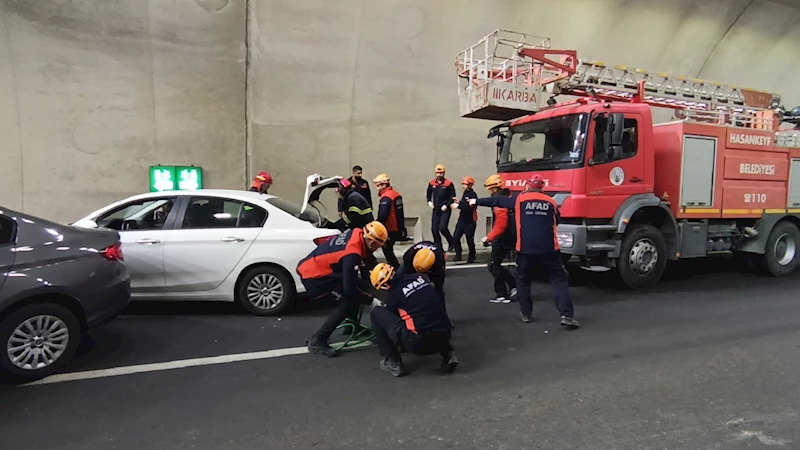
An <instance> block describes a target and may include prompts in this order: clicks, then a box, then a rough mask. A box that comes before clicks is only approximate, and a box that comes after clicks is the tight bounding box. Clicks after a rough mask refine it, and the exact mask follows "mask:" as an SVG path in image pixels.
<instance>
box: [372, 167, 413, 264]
mask: <svg viewBox="0 0 800 450" xmlns="http://www.w3.org/2000/svg"><path fill="white" fill-rule="evenodd" d="M372 182H373V183H375V187H377V188H378V195H379V196H380V201H379V203H378V222H380V223H382V224H384V225H385V226H386V229H387V230H388V231H389V240H387V241H386V244H384V246H383V255H384V256H385V257H386V262H388V263H389V264H391V266H392V267H394V268H395V270H396V269H397V268H398V267H400V262H399V261H398V260H397V256H396V255H395V254H394V244H395V242H398V241H402V240H405V239H406V225H405V217H404V215H403V196H402V195H400V194H399V193H398V192H397V191H395V190H394V188H393V187H392V185H391V179H390V178H389V175H387V174H385V173H382V174H380V175H378V176H377V177H375V179H373V180H372Z"/></svg>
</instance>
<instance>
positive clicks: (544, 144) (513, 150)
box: [498, 114, 589, 171]
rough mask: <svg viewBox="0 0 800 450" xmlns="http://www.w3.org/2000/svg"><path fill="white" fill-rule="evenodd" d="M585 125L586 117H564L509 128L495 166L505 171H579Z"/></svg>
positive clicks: (586, 124)
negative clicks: (575, 169) (566, 169)
mask: <svg viewBox="0 0 800 450" xmlns="http://www.w3.org/2000/svg"><path fill="white" fill-rule="evenodd" d="M588 123H589V118H588V115H587V114H568V115H564V116H557V117H551V118H549V119H542V120H537V121H534V122H528V123H526V124H523V125H519V126H517V127H513V128H511V129H510V130H509V136H508V138H506V140H505V144H504V145H503V149H502V151H501V152H500V155H499V160H498V166H499V167H500V168H502V169H504V170H505V171H513V170H515V169H517V170H532V169H537V170H557V169H563V168H574V167H579V166H580V165H581V163H582V161H583V148H584V142H585V138H586V129H587V126H588Z"/></svg>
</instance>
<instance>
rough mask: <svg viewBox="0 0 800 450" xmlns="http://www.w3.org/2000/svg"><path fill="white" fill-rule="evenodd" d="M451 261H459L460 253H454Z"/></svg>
mask: <svg viewBox="0 0 800 450" xmlns="http://www.w3.org/2000/svg"><path fill="white" fill-rule="evenodd" d="M453 261H454V262H459V261H461V255H460V254H458V253H456V256H455V257H453Z"/></svg>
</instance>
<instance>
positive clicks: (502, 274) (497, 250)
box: [486, 245, 519, 298]
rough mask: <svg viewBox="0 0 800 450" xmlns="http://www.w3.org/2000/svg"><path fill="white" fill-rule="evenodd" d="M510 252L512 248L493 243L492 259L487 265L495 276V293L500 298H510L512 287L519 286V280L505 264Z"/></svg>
mask: <svg viewBox="0 0 800 450" xmlns="http://www.w3.org/2000/svg"><path fill="white" fill-rule="evenodd" d="M509 253H510V250H509V249H508V248H506V247H504V246H500V245H493V246H492V255H491V257H490V258H491V259H490V260H489V264H488V265H487V266H486V267H487V268H488V269H489V273H491V274H492V277H493V278H494V293H495V295H497V297H498V298H499V297H505V298H508V297H509V294H510V291H511V289H514V288H515V287H517V282H516V280H515V279H514V276H513V275H511V271H510V270H508V268H506V267H504V266H503V260H504V259H506V256H508V254H509ZM517 273H518V274H519V268H517Z"/></svg>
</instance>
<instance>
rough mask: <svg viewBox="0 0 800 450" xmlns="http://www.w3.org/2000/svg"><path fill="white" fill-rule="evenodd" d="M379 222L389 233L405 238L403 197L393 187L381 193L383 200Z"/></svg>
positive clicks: (379, 209)
mask: <svg viewBox="0 0 800 450" xmlns="http://www.w3.org/2000/svg"><path fill="white" fill-rule="evenodd" d="M378 222H380V223H382V224H384V225H385V226H386V230H387V231H388V232H389V233H392V234H393V235H396V236H397V235H400V236H401V237H405V234H406V233H405V231H406V226H405V223H406V219H405V215H404V214H403V196H402V195H400V194H399V193H398V192H397V191H395V190H394V189H393V188H392V187H391V186H389V187H387V188H386V189H384V190H383V191H381V200H380V203H379V204H378Z"/></svg>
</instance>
